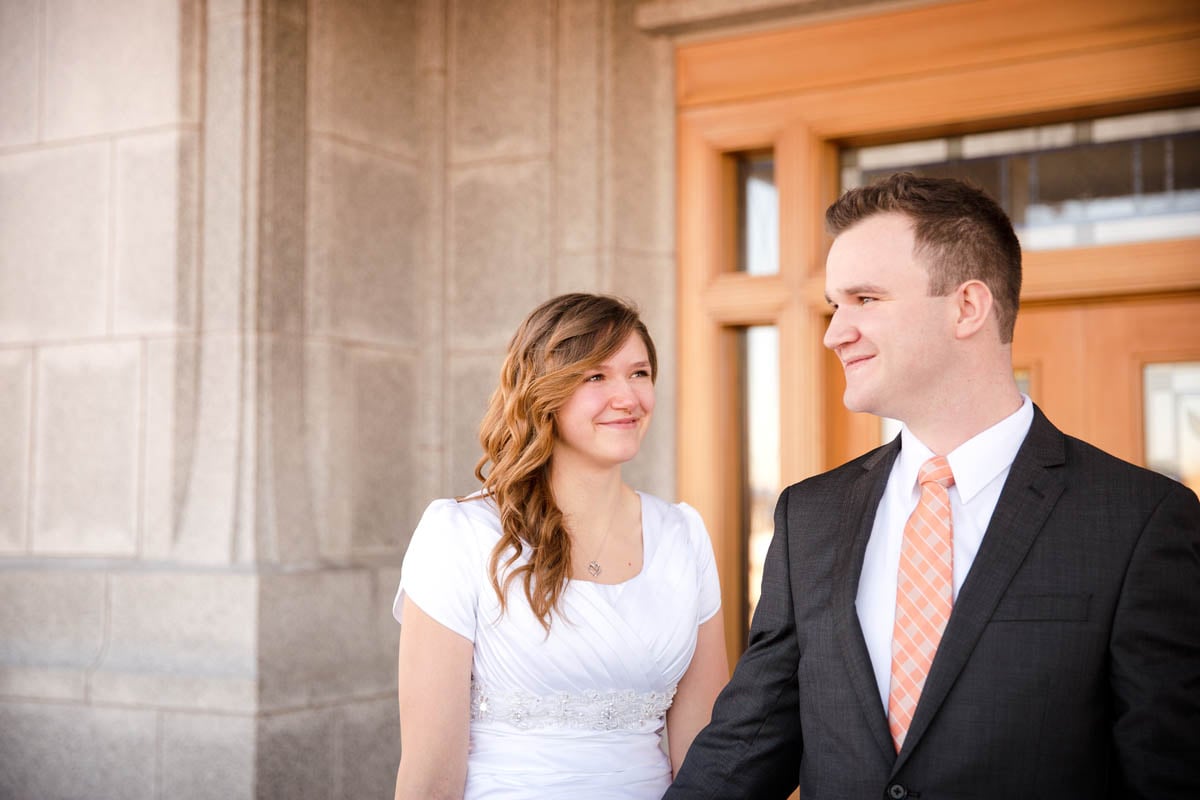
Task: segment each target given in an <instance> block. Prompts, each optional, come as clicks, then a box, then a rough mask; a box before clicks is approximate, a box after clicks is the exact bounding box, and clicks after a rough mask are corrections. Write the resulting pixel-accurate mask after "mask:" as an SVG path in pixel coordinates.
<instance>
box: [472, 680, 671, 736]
mask: <svg viewBox="0 0 1200 800" xmlns="http://www.w3.org/2000/svg"><path fill="white" fill-rule="evenodd" d="M674 697H675V687H674V686H672V687H671V688H670V689H669V690H668V691H665V692H643V693H638V692H635V691H633V690H632V689H627V690H624V691H612V692H598V691H595V690H593V689H589V690H588V691H585V692H577V693H573V694H569V693H567V692H563V693H560V694H552V695H535V694H529V693H527V692H504V693H499V694H497V693H491V692H489V691H488V690H487V688H486V687H484V686H481V685H480V684H479V683H477V682H476V681H471V720H472V721H473V722H506V723H508V724H509V725H512V726H513V727H514V728H521V729H528V728H581V729H584V730H599V731H612V730H618V729H623V728H628V729H635V728H638V727H640V726H642V725H644V724H645V723H647V722H654V721H660V720H662V718H663V715H664V714H666V713H667V709H668V708H670V707H671V700H672V699H673V698H674Z"/></svg>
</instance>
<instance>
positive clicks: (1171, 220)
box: [842, 109, 1200, 250]
mask: <svg viewBox="0 0 1200 800" xmlns="http://www.w3.org/2000/svg"><path fill="white" fill-rule="evenodd" d="M902 170H907V171H910V172H914V173H917V174H919V175H928V176H931V177H954V178H960V179H964V180H969V181H971V182H973V183H974V184H975V185H977V186H979V187H980V188H981V189H983V190H984V191H986V192H987V193H988V194H990V195H991V196H992V197H994V198H995V199H996V200H997V201H998V202H999V203H1000V204H1001V205H1002V206H1003V207H1004V210H1005V211H1007V212H1008V215H1009V216H1010V217H1011V218H1012V221H1013V225H1014V227H1015V228H1016V229H1017V235H1018V236H1019V237H1020V238H1021V246H1022V247H1023V248H1024V249H1026V250H1048V249H1054V248H1061V247H1084V246H1091V245H1108V244H1120V243H1124V242H1137V241H1148V240H1155V239H1172V238H1182V237H1192V236H1200V109H1182V110H1176V111H1163V112H1155V113H1152V114H1136V115H1129V116H1123V117H1109V118H1104V119H1095V120H1086V121H1082V122H1077V123H1071V124H1066V125H1050V126H1043V127H1038V128H1020V129H1016V130H1008V131H996V132H991V133H984V134H971V135H967V136H956V137H947V138H945V139H934V140H928V141H922V142H906V143H904V144H901V145H885V146H880V147H870V148H861V149H858V150H846V151H844V152H843V154H842V182H843V188H851V187H853V186H860V185H863V184H866V183H869V182H871V181H872V180H875V179H876V178H879V177H882V176H884V175H888V174H891V173H893V172H899V171H902Z"/></svg>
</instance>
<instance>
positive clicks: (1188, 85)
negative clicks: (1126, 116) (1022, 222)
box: [682, 6, 1200, 144]
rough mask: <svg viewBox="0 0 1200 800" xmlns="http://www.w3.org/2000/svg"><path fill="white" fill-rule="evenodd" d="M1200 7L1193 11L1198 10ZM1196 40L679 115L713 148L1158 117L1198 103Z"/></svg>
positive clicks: (925, 76) (861, 140)
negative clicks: (1150, 112) (1113, 114)
mask: <svg viewBox="0 0 1200 800" xmlns="http://www.w3.org/2000/svg"><path fill="white" fill-rule="evenodd" d="M1198 7H1200V6H1198ZM1197 53H1200V35H1197V36H1193V37H1190V38H1186V39H1176V40H1170V41H1166V42H1155V43H1151V44H1142V45H1135V46H1131V47H1126V48H1123V49H1120V50H1117V51H1100V52H1085V53H1071V54H1066V55H1060V56H1055V57H1048V58H1046V59H1043V60H1040V61H1034V62H1015V63H1010V62H1002V63H997V64H991V65H980V66H977V67H975V68H972V69H971V70H968V71H963V72H958V73H954V74H941V73H932V74H921V75H916V76H905V77H902V78H898V79H895V80H890V81H885V82H878V83H868V84H861V85H857V84H856V85H852V86H847V87H839V88H830V89H822V90H818V91H811V92H806V93H803V94H796V95H789V96H787V97H781V98H779V97H776V98H769V99H764V100H750V101H746V102H744V103H738V104H736V105H718V106H706V107H698V108H685V109H683V110H682V116H684V117H687V118H689V119H691V120H692V121H693V122H694V123H695V124H696V125H697V127H698V128H700V129H704V130H706V132H707V133H706V136H707V137H708V138H709V140H710V141H712V142H713V143H714V144H718V143H721V142H724V141H729V140H736V139H737V138H738V137H737V132H738V129H740V128H741V127H742V126H750V127H752V129H753V132H754V133H755V134H759V135H762V134H764V133H769V132H773V131H776V130H779V129H780V128H782V127H783V126H784V125H785V124H787V123H792V124H795V123H802V124H805V125H808V126H809V127H810V128H811V129H812V131H813V133H814V134H815V135H817V136H819V137H820V138H822V139H826V140H831V141H843V142H851V143H869V142H874V141H885V140H889V139H894V140H901V139H905V138H912V137H915V136H924V135H930V136H933V135H943V134H947V133H956V132H969V131H971V130H988V129H995V128H1000V127H1013V126H1018V125H1022V124H1026V123H1029V124H1035V123H1037V124H1040V123H1044V122H1049V121H1053V120H1059V119H1070V118H1074V117H1077V116H1079V109H1100V110H1103V109H1104V108H1106V107H1110V108H1120V109H1126V108H1135V109H1136V108H1142V107H1145V108H1155V107H1158V106H1161V105H1165V104H1173V103H1175V102H1176V101H1178V100H1179V99H1180V98H1193V99H1194V98H1196V97H1197V96H1200V57H1198V56H1197Z"/></svg>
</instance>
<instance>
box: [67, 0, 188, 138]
mask: <svg viewBox="0 0 1200 800" xmlns="http://www.w3.org/2000/svg"><path fill="white" fill-rule="evenodd" d="M199 34H200V29H199V26H197V25H196V24H195V19H194V14H193V13H192V12H191V3H190V2H188V0H179V1H178V2H161V1H160V0H110V1H109V2H104V3H92V2H87V0H45V37H46V38H45V42H46V54H45V77H44V80H45V87H46V88H45V93H46V94H45V100H44V103H45V136H46V137H47V138H48V139H63V138H69V137H77V136H89V135H94V134H98V133H108V132H113V131H126V130H135V129H138V128H146V127H150V126H154V125H167V124H171V123H175V122H181V121H184V120H189V119H194V118H195V109H194V108H184V98H185V96H187V95H190V94H191V93H190V92H185V90H184V78H183V72H184V71H185V70H191V69H194V68H195V64H194V63H193V62H191V61H187V60H185V59H184V58H183V56H184V55H185V54H187V55H189V56H194V54H195V53H196V52H197V48H196V46H195V44H194V43H192V42H188V44H187V45H186V46H185V44H184V40H185V39H191V38H192V37H198V36H199ZM188 80H189V81H191V80H193V79H192V78H190V76H189V78H188ZM189 99H191V98H189Z"/></svg>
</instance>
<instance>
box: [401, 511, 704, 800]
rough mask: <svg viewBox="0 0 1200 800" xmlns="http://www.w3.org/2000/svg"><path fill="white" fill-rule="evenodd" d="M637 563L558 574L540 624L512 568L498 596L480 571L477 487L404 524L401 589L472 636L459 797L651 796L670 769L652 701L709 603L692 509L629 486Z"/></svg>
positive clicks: (686, 653) (678, 667) (665, 691)
mask: <svg viewBox="0 0 1200 800" xmlns="http://www.w3.org/2000/svg"><path fill="white" fill-rule="evenodd" d="M639 494H640V497H641V501H642V546H643V558H642V571H641V572H640V573H639V574H638V575H636V576H635V577H633V578H631V579H629V580H628V581H625V582H624V583H620V584H613V585H605V584H597V583H592V582H588V581H570V582H569V583H568V585H567V589H566V591H565V594H564V595H563V600H562V608H561V612H560V613H557V614H555V615H554V617H553V618H552V623H551V628H550V633H549V634H548V635H547V633H546V631H545V629H544V628H543V627H542V626H541V624H540V623H539V622H538V621H537V619H536V618H535V617H534V615H533V613H532V612H531V611H530V609H529V606H528V602H527V601H526V600H525V598H524V593H523V589H522V587H521V581H520V579H518V580H516V581H514V582H513V584H512V587H511V589H510V591H509V594H508V609H507V611H506V612H505V613H504V614H503V615H501V614H500V603H499V601H498V599H497V597H496V595H495V592H494V591H493V589H492V587H491V585H490V583H489V581H488V574H487V567H488V559H489V558H490V555H491V552H492V548H493V547H494V546H495V544H496V542H497V541H498V540H499V537H500V520H499V517H498V516H497V514H496V509H495V506H494V505H493V504H492V503H491V502H490V501H488V500H468V501H464V502H461V503H460V502H456V501H455V500H435V501H434V502H433V503H431V504H430V506H429V507H428V508H427V509H426V511H425V514H424V516H423V517H422V519H421V522H420V524H419V525H418V526H417V529H416V531H415V532H414V533H413V537H412V542H411V544H410V545H409V549H408V552H407V554H406V555H405V558H404V566H403V569H402V573H401V580H400V588H399V590H398V591H397V593H396V600H395V603H394V605H393V614H394V616H395V617H396V619H397V620H400V621H401V622H402V621H403V620H402V619H401V616H402V615H401V608H402V600H403V597H404V596H405V595H406V594H407V595H408V596H409V598H410V599H411V600H412V601H413V602H414V603H415V604H416V605H417V606H418V607H420V608H421V609H422V610H423V611H424V612H425V613H427V614H429V615H430V616H431V617H433V618H434V619H435V620H437V621H438V622H440V623H441V624H442V625H445V626H446V627H448V628H450V629H451V630H453V631H455V632H456V633H458V634H460V635H462V636H464V637H466V638H467V639H469V640H471V641H472V642H474V646H475V649H474V663H473V667H472V687H471V721H470V752H469V755H468V758H467V785H466V793H465V800H483V799H485V798H486V800H510V799H511V800H517V798H533V797H536V798H570V799H571V800H580V798H595V799H596V800H604V798H621V799H622V800H640V799H641V798H646V799H647V800H649V799H650V798H653V800H658V798H660V797H661V795H662V793H663V792H664V791H665V790H666V788H667V786H668V784H669V783H670V772H671V769H670V763H669V760H668V759H667V757H666V755H665V754H664V753H663V750H662V748H661V746H660V737H661V733H662V730H663V728H664V714H665V712H666V709H667V708H668V707H669V705H670V702H671V698H672V697H673V696H674V693H675V688H676V685H677V684H678V683H679V680H680V678H681V677H682V676H683V674H684V672H685V671H686V670H687V667H688V664H689V663H690V661H691V658H692V654H693V652H694V651H695V648H696V635H697V629H698V627H699V625H700V624H701V623H702V622H704V621H705V620H707V619H709V618H710V617H712V616H713V615H714V614H716V613H717V611H718V610H719V609H720V587H719V585H718V581H717V570H716V564H715V562H714V560H713V553H712V545H711V542H710V540H709V538H708V534H707V532H706V531H705V529H704V524H703V522H702V521H701V519H700V516H699V514H697V513H696V511H695V510H694V509H692V508H691V507H690V506H687V505H686V504H682V503H680V504H669V503H666V502H665V501H663V500H660V499H659V498H657V497H654V496H653V495H648V494H644V493H639Z"/></svg>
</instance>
